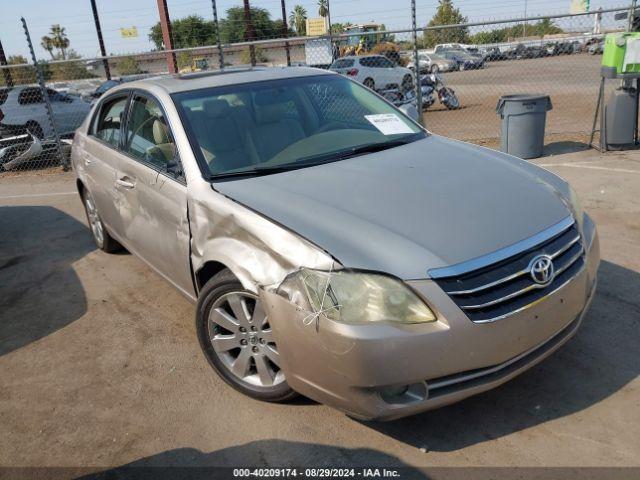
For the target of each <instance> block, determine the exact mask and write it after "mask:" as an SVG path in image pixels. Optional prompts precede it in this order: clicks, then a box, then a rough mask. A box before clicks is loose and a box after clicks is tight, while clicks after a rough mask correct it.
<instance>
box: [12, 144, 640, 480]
mask: <svg viewBox="0 0 640 480" xmlns="http://www.w3.org/2000/svg"><path fill="white" fill-rule="evenodd" d="M538 163H541V164H543V165H546V166H547V168H550V169H551V170H553V171H555V172H558V173H559V174H561V175H563V176H565V177H566V178H568V179H569V180H570V181H571V182H572V183H573V184H574V185H575V187H576V189H577V191H578V192H579V194H580V195H581V197H582V199H583V204H584V206H585V209H586V210H587V211H589V212H590V213H591V214H592V215H593V217H594V218H595V220H596V222H597V224H598V227H599V231H600V238H601V247H602V257H603V263H602V267H601V270H600V281H599V290H598V293H597V296H596V298H595V301H594V303H593V306H592V308H591V310H590V313H589V314H588V315H587V317H586V319H585V322H584V325H583V327H582V329H581V330H580V331H579V332H578V334H577V336H576V337H575V338H574V339H573V340H571V341H570V342H569V343H568V344H567V345H566V346H565V347H564V348H562V349H561V350H560V351H559V352H557V353H555V354H554V355H553V356H552V357H550V358H549V359H547V360H546V361H545V362H543V363H542V364H540V365H539V366H537V367H535V368H533V369H532V370H530V371H528V372H527V373H525V374H523V375H522V376H520V377H518V378H517V379H515V380H514V381H512V382H510V383H508V384H506V385H504V386H503V387H501V388H498V389H496V390H494V391H491V392H488V393H485V394H482V395H480V396H477V397H474V398H471V399H468V400H466V401H463V402H461V403H459V404H456V405H453V406H450V407H447V408H443V409H440V410H437V411H433V412H429V413H425V414H422V415H418V416H415V417H411V418H408V419H404V420H400V421H397V422H393V423H386V424H379V423H361V422H357V421H354V420H351V419H349V418H348V417H346V416H345V415H343V414H341V413H340V412H338V411H335V410H333V409H331V408H328V407H326V406H323V405H318V404H315V403H313V402H311V401H307V400H304V399H301V400H298V401H295V402H293V403H290V404H288V405H273V404H265V403H260V402H257V401H254V400H251V399H248V398H246V397H244V396H242V395H241V394H239V393H236V392H235V391H233V390H232V389H230V388H229V387H227V386H226V385H225V384H224V383H223V382H222V381H221V380H220V379H218V378H217V377H216V376H215V374H214V373H213V372H212V370H211V369H210V367H209V366H208V364H207V362H206V360H205V359H204V357H203V355H202V354H201V352H200V350H199V347H198V344H197V340H196V334H195V329H194V324H193V311H194V310H193V306H192V305H191V304H190V303H189V302H188V301H187V300H185V299H184V298H183V297H181V296H180V294H178V293H177V292H176V291H175V290H174V289H173V288H172V287H170V286H169V285H168V284H167V283H165V282H164V281H163V280H162V279H161V278H160V277H159V276H157V275H156V274H155V273H153V272H152V271H151V270H150V269H149V268H148V267H147V266H145V265H144V264H143V263H142V262H140V261H139V260H137V259H136V258H135V257H133V256H131V255H129V254H126V253H125V254H119V255H107V254H105V253H103V252H100V251H97V250H96V249H95V248H94V246H93V244H92V242H91V239H90V236H89V232H88V229H87V227H86V222H85V218H84V214H83V210H82V207H81V204H80V201H79V200H78V198H77V196H76V194H75V192H74V184H73V176H72V175H71V174H58V175H33V176H32V175H29V174H23V175H21V176H14V177H11V178H4V179H2V181H1V182H0V385H2V388H0V465H2V466H31V467H34V466H58V467H60V466H62V467H65V466H68V467H89V470H95V471H101V470H108V469H110V468H113V467H116V466H121V465H125V464H133V465H181V466H192V465H232V466H239V465H240V466H249V465H262V466H265V465H270V466H274V465H279V466H285V465H314V466H320V465H334V466H335V465H353V466H365V465H371V464H375V465H377V466H384V465H387V466H401V465H405V466H422V467H425V466H428V467H445V466H504V467H510V466H540V465H545V466H583V467H584V466H640V443H639V442H638V438H640V408H638V407H639V404H638V398H639V388H640V381H639V380H638V374H639V372H640V362H638V345H639V344H640V329H639V328H638V327H639V324H638V320H639V319H640V199H639V198H640V197H639V196H638V191H639V189H638V187H639V186H640V153H638V152H636V153H633V154H630V153H628V154H609V155H607V156H600V155H598V154H597V153H594V152H593V151H590V152H580V153H572V154H568V155H560V156H552V157H545V158H542V159H540V160H538ZM421 449H422V450H421ZM636 472H637V471H636ZM0 476H1V475H0ZM63 476H64V475H63ZM107 478H115V477H107Z"/></svg>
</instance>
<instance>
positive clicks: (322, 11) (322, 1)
mask: <svg viewBox="0 0 640 480" xmlns="http://www.w3.org/2000/svg"><path fill="white" fill-rule="evenodd" d="M328 14H329V4H328V3H327V0H318V15H320V16H321V17H322V18H325V17H326V16H327V15H328Z"/></svg>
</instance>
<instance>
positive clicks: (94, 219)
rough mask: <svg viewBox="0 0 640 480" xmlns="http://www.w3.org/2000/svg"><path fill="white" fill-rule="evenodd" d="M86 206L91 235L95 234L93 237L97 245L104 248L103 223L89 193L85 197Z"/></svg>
mask: <svg viewBox="0 0 640 480" xmlns="http://www.w3.org/2000/svg"><path fill="white" fill-rule="evenodd" d="M84 205H85V207H86V209H87V219H88V220H89V227H90V228H91V233H93V237H94V238H95V240H96V243H97V244H98V245H99V246H102V244H103V243H104V230H103V228H102V222H101V221H100V216H99V215H98V209H97V208H96V206H95V204H94V203H93V198H91V195H90V194H89V192H86V193H85V196H84Z"/></svg>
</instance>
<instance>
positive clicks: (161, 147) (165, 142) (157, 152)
mask: <svg viewBox="0 0 640 480" xmlns="http://www.w3.org/2000/svg"><path fill="white" fill-rule="evenodd" d="M153 141H154V143H155V144H156V145H155V146H154V147H150V148H149V149H148V150H147V154H148V155H149V157H150V158H151V159H152V160H153V162H154V163H158V164H160V165H166V164H167V163H169V162H171V161H173V160H174V159H175V153H176V146H175V144H174V143H173V142H172V141H171V139H170V138H169V128H168V127H167V125H166V124H165V123H164V119H162V118H156V119H155V120H154V121H153Z"/></svg>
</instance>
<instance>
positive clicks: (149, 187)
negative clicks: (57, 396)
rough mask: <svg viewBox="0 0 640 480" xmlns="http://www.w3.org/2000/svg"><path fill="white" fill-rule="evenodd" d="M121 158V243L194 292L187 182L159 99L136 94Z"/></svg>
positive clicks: (119, 182)
mask: <svg viewBox="0 0 640 480" xmlns="http://www.w3.org/2000/svg"><path fill="white" fill-rule="evenodd" d="M125 131H126V135H125V139H124V146H123V161H122V162H120V166H119V170H118V172H117V174H116V181H115V188H116V189H117V191H118V195H119V197H120V199H121V201H120V217H121V220H122V222H123V225H124V232H123V236H124V241H125V243H126V244H127V246H128V247H129V248H130V249H131V250H133V251H134V253H136V255H138V256H139V257H141V258H142V259H143V260H145V261H146V262H147V263H149V264H150V265H151V266H152V267H153V268H155V269H156V270H157V271H158V272H159V273H161V274H162V275H163V276H165V277H166V278H167V279H168V280H170V281H171V282H172V283H173V284H174V285H175V286H176V287H178V288H180V289H181V290H182V291H183V292H185V293H186V294H188V295H190V296H193V294H194V291H193V282H192V278H191V268H190V263H189V221H188V217H187V186H186V183H185V181H184V177H183V176H182V174H181V173H180V168H179V162H180V160H179V157H178V152H177V150H176V146H175V143H174V141H173V135H172V134H171V131H170V129H169V125H168V123H167V121H166V116H165V115H164V112H163V110H162V108H161V107H160V104H159V102H158V101H157V100H156V99H155V98H153V97H151V96H150V95H147V94H134V96H133V97H132V99H131V104H130V106H129V113H128V121H127V125H126V128H125Z"/></svg>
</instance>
